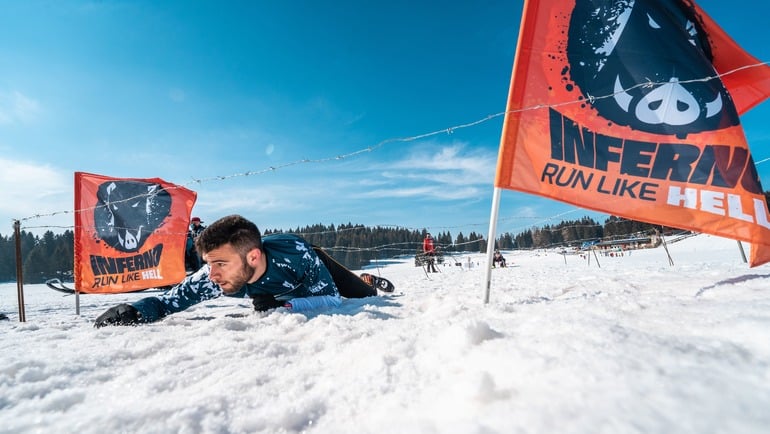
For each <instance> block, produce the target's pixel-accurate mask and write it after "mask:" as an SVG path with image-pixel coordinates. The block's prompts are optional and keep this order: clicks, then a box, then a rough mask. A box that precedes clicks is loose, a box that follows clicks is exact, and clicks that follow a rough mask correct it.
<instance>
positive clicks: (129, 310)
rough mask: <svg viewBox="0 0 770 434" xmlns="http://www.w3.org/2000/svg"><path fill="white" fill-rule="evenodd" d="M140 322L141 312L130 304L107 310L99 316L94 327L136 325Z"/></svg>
mask: <svg viewBox="0 0 770 434" xmlns="http://www.w3.org/2000/svg"><path fill="white" fill-rule="evenodd" d="M138 322H139V311H138V310H136V308H135V307H134V306H131V305H130V304H126V303H122V304H119V305H117V306H114V307H111V308H109V309H107V311H106V312H104V313H103V314H101V315H99V317H98V318H96V321H95V322H94V327H96V328H99V327H104V326H108V325H134V324H136V323H138Z"/></svg>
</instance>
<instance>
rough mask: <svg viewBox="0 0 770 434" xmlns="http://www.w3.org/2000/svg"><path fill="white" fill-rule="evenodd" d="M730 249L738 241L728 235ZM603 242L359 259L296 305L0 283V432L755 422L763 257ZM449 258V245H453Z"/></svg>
mask: <svg viewBox="0 0 770 434" xmlns="http://www.w3.org/2000/svg"><path fill="white" fill-rule="evenodd" d="M744 248H745V249H746V254H747V255H748V253H749V252H748V248H749V246H748V245H745V244H744ZM668 251H669V252H670V255H671V259H672V260H673V265H672V264H671V263H670V262H669V258H668V256H667V255H666V251H665V250H664V248H663V247H659V248H655V249H647V250H635V251H630V252H625V253H624V254H623V255H622V256H621V255H613V256H609V255H607V256H604V255H596V256H594V255H593V254H591V255H588V256H586V255H582V256H581V255H579V254H571V255H562V254H558V253H557V252H555V251H504V252H503V253H504V254H505V255H506V258H507V259H508V262H509V267H507V268H497V269H494V270H492V285H491V289H490V302H489V303H488V304H484V302H483V300H484V292H485V290H484V286H485V285H484V281H485V279H484V276H485V265H484V262H485V261H486V256H485V255H481V254H460V255H455V256H448V257H447V262H446V263H445V264H444V265H442V266H440V267H439V270H440V272H439V273H435V274H434V273H431V274H427V273H425V271H424V270H423V269H422V268H421V267H416V266H415V265H414V260H413V258H404V259H403V260H398V261H389V262H387V263H381V264H379V267H376V268H371V269H369V270H368V271H369V272H374V273H380V274H381V275H382V276H385V277H388V278H389V279H391V280H392V281H393V282H394V283H395V284H396V286H397V289H396V292H395V293H394V294H393V295H383V296H380V297H371V298H368V299H361V300H345V301H344V302H343V304H342V306H341V307H340V308H338V309H333V310H330V311H324V312H314V313H312V314H296V313H287V312H286V311H283V309H280V310H278V311H271V312H267V313H254V312H253V311H252V309H251V304H250V301H249V300H245V299H231V298H221V299H217V300H213V301H209V302H205V303H202V304H200V305H197V306H194V307H193V308H191V309H189V310H187V311H185V312H182V313H179V314H175V315H172V316H170V317H168V318H166V319H165V320H164V321H161V322H159V323H155V324H147V325H142V326H138V327H105V328H101V329H96V328H94V327H93V321H94V319H95V318H96V317H97V316H98V315H99V314H100V313H102V312H103V311H104V310H105V309H107V308H108V307H110V306H113V305H115V304H117V303H120V302H124V301H127V300H128V301H130V300H135V299H137V298H140V297H146V296H151V295H153V294H157V293H153V292H150V291H145V292H140V293H133V294H120V295H87V294H84V295H81V296H80V306H81V307H80V315H79V316H78V315H76V306H75V297H74V296H66V295H64V294H62V293H59V292H55V291H53V290H51V289H49V288H47V287H46V286H45V285H26V286H25V287H24V299H25V307H26V319H27V320H26V322H23V323H22V322H19V317H18V304H17V287H16V284H15V283H5V284H1V285H0V313H4V314H6V315H7V316H8V317H9V319H8V320H3V321H0V354H1V355H2V356H0V357H2V359H0V360H2V362H1V363H0V433H29V432H57V433H70V432H71V433H103V432H143V433H169V432H175V433H276V432H282V433H294V432H307V433H335V434H339V433H421V434H422V433H557V432H558V433H591V434H593V433H760V432H763V433H766V432H767V430H768V427H769V426H770V411H768V408H770V288H768V287H769V286H770V285H768V283H770V266H762V267H757V268H753V269H752V268H749V267H748V266H747V265H746V264H745V263H744V262H743V259H742V256H741V253H740V249H739V245H738V243H737V242H736V241H734V240H726V239H722V238H717V237H713V236H708V235H698V236H695V237H691V238H688V239H684V240H681V241H678V242H675V243H668ZM456 264H460V265H456Z"/></svg>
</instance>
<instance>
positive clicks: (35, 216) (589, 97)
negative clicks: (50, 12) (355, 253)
mask: <svg viewBox="0 0 770 434" xmlns="http://www.w3.org/2000/svg"><path fill="white" fill-rule="evenodd" d="M767 65H770V62H759V63H755V64H751V65H744V66H740V67H737V68H734V69H731V70H729V71H726V72H723V73H721V74H720V73H718V74H716V75H711V76H706V77H702V78H694V79H689V80H681V81H679V83H697V82H708V81H711V80H716V79H721V78H722V77H725V76H728V75H731V74H735V73H738V72H740V71H743V70H747V69H751V68H758V67H762V66H767ZM668 83H669V82H668V81H662V82H654V81H652V80H650V79H649V78H648V79H647V81H645V82H643V83H637V84H635V85H633V86H631V87H629V88H626V89H621V90H618V91H615V92H613V93H610V94H607V95H600V96H594V95H590V94H588V93H586V95H585V99H584V98H583V97H578V98H577V99H574V100H570V101H564V102H560V103H555V104H536V105H533V106H528V107H522V108H519V109H515V110H506V111H503V112H499V113H494V114H490V115H488V116H486V117H484V118H481V119H478V120H475V121H472V122H467V123H464V124H460V125H455V126H452V127H448V128H442V129H440V130H435V131H431V132H428V133H423V134H417V135H414V136H408V137H393V138H388V139H385V140H382V141H380V142H379V143H377V144H375V145H372V146H368V147H366V148H362V149H358V150H355V151H352V152H348V153H345V154H339V155H335V156H329V157H323V158H316V159H310V158H303V159H299V160H295V161H290V162H287V163H283V164H279V165H274V166H268V167H265V168H263V169H260V170H249V171H245V172H240V173H233V174H230V175H218V176H212V177H208V178H198V179H193V180H191V181H189V182H186V183H182V184H176V185H172V186H167V187H162V188H161V190H159V191H155V192H152V193H146V194H140V195H136V196H133V197H129V198H126V199H122V200H119V201H114V202H112V203H113V204H119V203H123V202H128V201H132V200H137V199H140V198H144V197H149V196H153V195H157V194H158V193H159V192H160V191H163V190H165V191H170V190H174V189H178V188H188V187H190V186H192V185H201V184H204V183H209V182H215V181H225V180H228V179H232V178H237V177H248V176H257V175H262V174H265V173H272V172H275V171H277V170H282V169H285V168H288V167H292V166H297V165H300V164H321V163H327V162H332V161H342V160H346V159H350V158H353V157H356V156H358V155H361V154H365V153H369V152H373V151H375V150H377V149H379V148H382V147H383V146H385V145H387V144H389V143H396V142H405V143H406V142H413V141H416V140H420V139H424V138H428V137H432V136H436V135H440V134H452V133H453V132H454V131H456V130H460V129H464V128H470V127H474V126H476V125H480V124H483V123H485V122H488V121H490V120H492V119H496V118H499V117H501V116H505V115H509V114H515V113H522V112H525V111H531V110H540V109H543V108H556V107H563V106H567V105H572V104H583V103H585V100H586V99H587V100H588V101H589V102H591V103H593V102H594V101H596V100H599V99H606V98H613V97H615V96H616V95H619V94H623V93H626V92H628V91H630V90H634V89H637V88H651V87H655V86H658V85H665V84H668ZM766 161H770V157H768V158H764V159H762V160H759V161H757V162H755V163H754V164H755V165H758V164H760V163H764V162H766ZM105 206H106V205H104V204H99V205H95V206H93V207H89V208H82V209H77V210H62V211H54V212H50V213H43V214H33V215H30V216H27V217H22V218H20V219H18V220H14V221H19V222H25V221H29V220H33V219H39V218H43V217H53V216H57V215H62V214H75V213H80V212H89V211H94V210H96V209H97V208H100V207H105ZM580 210H581V209H579V208H575V209H573V210H568V211H565V212H563V213H559V214H556V215H553V216H547V217H500V218H498V221H509V220H514V219H536V220H537V219H539V220H541V222H544V221H549V220H554V219H556V218H559V217H560V216H563V215H566V214H570V213H574V212H577V211H580ZM487 224H488V223H470V224H466V225H456V226H445V227H433V226H431V228H433V229H442V228H444V229H448V228H459V227H472V226H486V225H487ZM378 226H379V227H398V228H404V229H410V228H406V227H403V226H399V225H374V227H378ZM74 227H75V226H74V225H73V226H25V227H24V228H23V229H45V228H59V229H62V228H63V229H68V228H69V229H73V228H74ZM530 227H531V226H530Z"/></svg>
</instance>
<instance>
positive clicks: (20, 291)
mask: <svg viewBox="0 0 770 434" xmlns="http://www.w3.org/2000/svg"><path fill="white" fill-rule="evenodd" d="M13 234H14V236H15V238H16V294H17V297H18V299H19V322H27V315H26V313H25V312H24V276H23V273H22V262H21V223H20V222H19V221H18V220H14V221H13Z"/></svg>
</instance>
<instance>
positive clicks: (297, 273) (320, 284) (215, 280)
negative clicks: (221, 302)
mask: <svg viewBox="0 0 770 434" xmlns="http://www.w3.org/2000/svg"><path fill="white" fill-rule="evenodd" d="M195 247H196V249H197V251H198V253H199V254H201V256H202V257H203V260H204V261H205V262H206V265H204V266H203V267H201V269H200V270H198V271H197V272H195V273H194V274H191V275H189V276H187V277H186V278H185V279H184V280H183V281H182V282H181V283H179V284H177V285H176V286H174V287H173V288H171V289H170V290H169V291H167V292H165V293H163V294H162V295H159V296H152V297H146V298H142V299H140V300H138V301H136V302H133V303H131V304H126V303H123V304H119V305H117V306H113V307H111V308H110V309H108V310H107V311H106V312H104V313H103V314H101V315H100V316H99V317H98V318H96V321H95V323H94V326H95V327H103V326H107V325H131V324H138V323H149V322H154V321H158V320H160V319H162V318H164V317H165V316H167V315H170V314H173V313H176V312H181V311H183V310H185V309H187V308H189V307H190V306H193V305H195V304H197V303H201V302H203V301H206V300H210V299H213V298H217V297H220V296H222V295H225V296H229V297H250V298H251V299H252V303H253V305H254V309H255V310H256V311H267V310H270V309H275V308H285V309H287V310H288V311H293V312H301V311H308V310H312V309H320V308H333V307H337V306H339V305H340V303H341V297H346V298H363V297H371V296H375V295H377V289H378V288H379V289H380V290H383V291H384V292H392V291H393V289H394V288H393V285H392V283H390V282H389V281H388V280H387V279H383V278H381V277H377V276H373V275H371V274H366V273H365V274H363V275H361V276H360V277H359V276H356V275H355V274H353V272H351V271H350V270H348V269H347V268H345V267H343V266H342V265H340V264H339V263H338V262H336V261H335V260H334V259H333V258H332V257H330V256H329V255H327V254H326V252H324V251H323V250H321V249H320V248H318V247H315V246H312V245H310V243H308V242H307V241H306V240H304V239H302V238H301V237H299V236H296V235H290V234H274V235H268V236H265V237H264V238H262V236H261V234H260V231H259V229H258V228H257V226H256V225H255V224H254V223H252V222H251V221H249V220H247V219H245V218H244V217H241V216H239V215H230V216H227V217H223V218H221V219H219V220H217V221H215V222H214V223H212V224H211V225H210V226H209V227H207V228H206V229H205V230H204V231H203V232H202V233H201V234H200V235H199V236H198V238H197V239H196V240H195ZM365 279H366V280H365Z"/></svg>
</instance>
